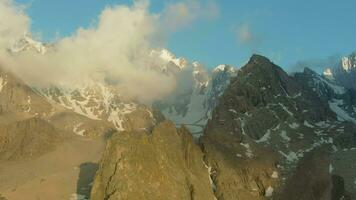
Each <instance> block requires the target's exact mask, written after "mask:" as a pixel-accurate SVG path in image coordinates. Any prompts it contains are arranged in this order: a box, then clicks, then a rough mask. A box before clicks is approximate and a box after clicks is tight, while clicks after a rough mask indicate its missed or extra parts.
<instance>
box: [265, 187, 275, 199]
mask: <svg viewBox="0 0 356 200" xmlns="http://www.w3.org/2000/svg"><path fill="white" fill-rule="evenodd" d="M273 191H274V189H273V187H272V186H269V187H268V188H267V189H266V192H265V197H271V196H272V195H273Z"/></svg>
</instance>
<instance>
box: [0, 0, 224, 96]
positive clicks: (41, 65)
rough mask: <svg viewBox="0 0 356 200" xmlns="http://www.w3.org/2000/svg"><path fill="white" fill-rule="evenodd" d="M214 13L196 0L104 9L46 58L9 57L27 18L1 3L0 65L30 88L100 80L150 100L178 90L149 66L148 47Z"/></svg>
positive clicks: (172, 80)
mask: <svg viewBox="0 0 356 200" xmlns="http://www.w3.org/2000/svg"><path fill="white" fill-rule="evenodd" d="M203 8H204V9H203ZM205 8H206V9H205ZM212 11H214V12H213V14H211V12H212ZM217 13H218V10H217V8H216V6H215V4H212V3H206V4H205V3H204V4H203V3H201V2H200V1H184V2H179V3H176V4H168V5H167V6H166V8H165V9H164V10H163V11H162V12H161V13H150V12H149V2H148V1H136V2H134V4H133V5H132V6H127V5H117V6H112V7H107V8H105V9H104V10H103V11H102V13H101V14H100V16H99V18H98V24H97V25H95V27H89V28H79V29H78V30H77V31H76V32H75V34H73V35H72V36H69V37H66V38H61V39H59V40H58V41H56V42H55V44H54V45H53V47H52V48H50V50H49V51H47V53H46V54H45V55H42V54H38V53H37V52H34V51H25V52H22V53H20V54H16V55H13V54H11V53H9V51H8V49H9V48H10V47H11V46H12V45H14V44H15V43H16V41H17V40H18V39H19V38H21V36H23V34H24V32H30V21H31V20H30V18H29V17H28V16H27V15H26V13H25V12H24V9H23V7H21V6H20V5H16V4H15V3H14V2H13V1H12V0H0V66H1V67H5V68H7V69H9V70H11V71H12V72H14V73H15V74H16V75H18V76H19V77H20V78H22V79H23V80H25V81H26V82H27V83H28V84H30V85H31V86H34V87H43V86H48V85H49V84H53V85H76V84H84V83H86V80H95V81H105V82H106V83H110V84H112V85H114V86H115V87H118V88H119V89H120V90H121V91H122V93H123V94H125V96H129V97H131V98H135V99H138V100H141V101H143V102H151V101H153V100H155V99H157V98H161V97H164V96H166V95H168V94H169V93H170V92H172V91H173V90H174V89H175V88H176V86H177V80H176V78H175V77H173V76H167V75H164V74H162V73H160V72H157V71H155V70H152V69H151V68H150V66H149V65H148V63H152V62H150V59H152V57H150V56H149V55H150V51H151V49H155V48H158V47H161V46H159V45H161V44H164V43H165V41H162V40H163V39H162V38H165V37H162V35H167V34H169V33H170V32H172V31H176V30H178V29H180V28H184V27H185V26H188V25H189V24H191V23H192V22H193V21H194V20H196V19H199V18H211V17H213V15H214V16H215V15H217Z"/></svg>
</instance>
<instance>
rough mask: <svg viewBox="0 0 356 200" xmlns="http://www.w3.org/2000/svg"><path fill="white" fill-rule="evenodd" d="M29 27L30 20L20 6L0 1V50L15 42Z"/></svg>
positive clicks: (7, 0) (11, 2)
mask: <svg viewBox="0 0 356 200" xmlns="http://www.w3.org/2000/svg"><path fill="white" fill-rule="evenodd" d="M29 26H30V19H29V17H28V16H27V15H26V14H25V13H24V8H23V7H22V6H20V5H17V4H15V3H14V2H13V1H12V0H0V48H4V47H7V46H9V45H10V44H12V43H13V42H15V41H16V40H17V39H18V38H19V37H21V36H22V35H23V34H24V32H25V31H28V30H29Z"/></svg>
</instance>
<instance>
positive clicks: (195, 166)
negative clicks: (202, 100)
mask: <svg viewBox="0 0 356 200" xmlns="http://www.w3.org/2000/svg"><path fill="white" fill-rule="evenodd" d="M91 199H92V200H102V199H162V200H163V199H172V200H175V199H177V200H180V199H196V200H213V199H214V194H213V185H212V183H211V182H210V178H209V168H208V167H207V166H205V164H204V162H203V154H202V152H201V150H200V148H199V147H198V146H197V145H196V144H194V142H193V138H192V136H191V135H190V133H189V132H188V131H187V129H185V128H184V127H182V128H180V129H177V128H176V127H175V126H174V124H172V123H171V122H168V121H165V122H162V123H160V124H158V125H157V126H155V127H154V128H153V130H152V131H147V130H146V131H145V130H137V131H126V132H123V133H121V134H117V135H115V136H113V137H112V138H111V139H110V140H109V141H108V143H107V147H106V150H105V152H104V155H103V158H102V160H101V162H100V166H99V170H98V172H97V174H96V177H95V180H94V183H93V189H92V192H91Z"/></svg>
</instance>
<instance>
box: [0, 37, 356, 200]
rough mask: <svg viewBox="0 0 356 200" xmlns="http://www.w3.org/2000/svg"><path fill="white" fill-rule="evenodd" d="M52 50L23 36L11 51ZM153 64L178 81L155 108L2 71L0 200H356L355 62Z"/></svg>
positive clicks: (99, 85)
mask: <svg viewBox="0 0 356 200" xmlns="http://www.w3.org/2000/svg"><path fill="white" fill-rule="evenodd" d="M52 50H55V45H47V44H42V43H40V42H37V41H35V40H33V39H32V38H31V37H30V36H28V35H25V36H24V37H23V38H22V39H20V40H19V42H18V43H17V44H16V45H14V47H12V48H9V50H8V51H9V53H10V54H11V55H13V56H16V55H18V54H21V53H23V52H27V51H33V52H34V53H38V54H40V55H42V56H46V53H47V52H50V51H52ZM149 56H150V57H152V61H151V62H150V63H149V68H150V70H155V71H158V72H159V73H162V74H163V75H165V76H172V77H174V78H175V79H176V80H177V87H176V89H175V90H174V91H173V92H172V93H171V94H169V95H167V96H165V97H164V98H161V99H159V100H156V101H155V102H153V103H152V104H143V103H142V102H139V101H138V100H132V99H129V98H127V97H125V94H123V93H122V91H120V89H119V88H117V87H114V86H112V85H111V84H110V83H109V82H107V83H106V82H98V81H96V80H95V79H93V80H88V81H86V82H85V83H84V84H79V85H70V86H68V85H60V84H58V85H46V86H41V87H38V86H31V85H28V84H27V83H26V82H24V81H23V80H21V79H20V78H18V77H17V76H16V74H13V73H12V72H11V71H7V70H5V68H3V67H2V66H0V182H1V183H4V184H2V186H1V185H0V194H1V195H3V196H4V197H1V195H0V199H2V198H3V199H9V200H10V199H21V198H22V199H23V198H24V196H27V199H37V198H43V199H60V198H62V199H63V198H65V199H89V198H90V199H93V200H103V199H192V200H193V199H195V200H197V199H202V200H203V199H204V200H205V199H212V200H213V199H218V200H235V199H241V200H250V199H281V200H284V199H296V200H297V199H310V200H324V199H332V200H339V199H355V198H356V165H355V163H356V125H355V123H356V85H355V84H354V81H353V80H356V56H355V54H351V55H350V56H347V57H344V58H342V60H341V61H340V65H339V66H334V67H332V68H328V69H326V70H325V72H324V73H323V74H318V73H317V72H315V71H313V70H312V69H310V68H305V69H304V71H302V72H297V73H293V74H287V73H286V72H285V71H284V70H283V68H281V67H279V66H277V65H276V64H274V63H273V62H272V61H270V60H269V59H268V58H266V57H264V56H261V55H253V56H252V57H251V58H250V60H249V61H248V62H247V63H246V65H244V66H242V67H240V68H236V67H233V66H230V65H219V66H217V67H216V68H214V69H213V70H211V71H209V70H208V69H206V68H205V67H204V66H203V65H202V64H200V63H199V62H192V63H190V62H189V61H188V60H187V59H184V58H177V57H176V56H175V55H174V54H172V53H171V52H169V51H168V50H166V49H158V50H152V51H151V53H150V55H149ZM90 152H91V153H90ZM42 165H46V166H45V167H43V168H42V167H41V170H37V169H38V168H40V167H39V166H42ZM57 165H58V166H59V165H61V166H62V165H63V167H61V168H60V167H58V168H57V167H56V166H57ZM21 166H28V167H27V168H26V170H22V171H19V170H18V169H22V168H21ZM64 169H65V170H64ZM78 170H79V171H78ZM78 174H79V175H78ZM76 175H77V176H79V177H78V180H77V183H76V184H77V185H76V190H75V191H73V188H72V187H71V186H72V185H73V180H74V181H75V180H76V179H75V176H76ZM94 175H95V176H94ZM14 176H18V178H14V179H12V178H11V177H14ZM44 185H45V186H44ZM44 187H45V188H44ZM51 191H52V192H51ZM53 191H58V192H53ZM35 193H41V195H42V196H40V197H38V196H35V195H34V194H35ZM71 195H72V196H71Z"/></svg>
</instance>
